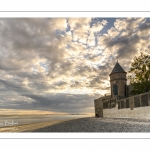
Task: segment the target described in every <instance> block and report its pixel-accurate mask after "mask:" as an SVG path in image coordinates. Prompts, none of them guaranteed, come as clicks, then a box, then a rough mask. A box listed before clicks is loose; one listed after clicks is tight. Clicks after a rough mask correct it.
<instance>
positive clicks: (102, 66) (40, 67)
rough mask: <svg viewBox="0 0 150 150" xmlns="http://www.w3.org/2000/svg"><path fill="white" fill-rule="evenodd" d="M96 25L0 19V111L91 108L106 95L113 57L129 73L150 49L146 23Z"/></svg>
mask: <svg viewBox="0 0 150 150" xmlns="http://www.w3.org/2000/svg"><path fill="white" fill-rule="evenodd" d="M99 20H100V19H96V18H1V19H0V43H1V44H0V60H1V63H0V71H1V74H0V94H1V98H0V104H1V107H2V108H14V109H19V108H20V109H34V108H38V109H41V110H44V109H45V110H48V109H49V108H50V109H51V111H55V112H56V111H62V112H77V111H79V112H83V111H86V112H88V108H90V107H92V108H93V99H94V98H96V97H97V98H98V97H100V96H101V95H104V94H105V93H109V92H110V87H109V74H110V72H111V70H112V69H113V67H114V65H115V63H116V57H117V56H118V57H119V58H118V59H119V63H120V64H121V65H122V67H123V68H124V69H125V70H126V71H128V70H129V66H130V64H131V61H132V59H133V58H134V56H135V55H138V54H139V53H140V52H141V51H142V52H148V51H149V46H150V40H149V36H150V29H149V27H150V26H149V25H150V22H149V19H147V18H116V20H115V21H114V23H112V22H108V21H107V19H101V20H102V21H99ZM108 20H109V19H108ZM110 24H113V26H111V27H110ZM104 30H106V32H104ZM98 94H99V95H98ZM6 95H7V96H6ZM10 95H11V96H10ZM91 95H92V96H91ZM90 111H92V109H90Z"/></svg>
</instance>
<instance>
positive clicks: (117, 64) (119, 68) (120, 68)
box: [110, 62, 126, 75]
mask: <svg viewBox="0 0 150 150" xmlns="http://www.w3.org/2000/svg"><path fill="white" fill-rule="evenodd" d="M117 72H125V71H124V69H123V68H122V67H121V66H120V64H119V63H118V62H117V63H116V65H115V67H114V69H113V70H112V72H111V73H110V75H111V74H113V73H117ZM125 73H126V72H125Z"/></svg>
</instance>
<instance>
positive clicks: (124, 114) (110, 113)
mask: <svg viewBox="0 0 150 150" xmlns="http://www.w3.org/2000/svg"><path fill="white" fill-rule="evenodd" d="M103 117H107V118H135V119H150V106H146V107H137V108H134V110H131V109H130V108H125V109H118V106H116V107H115V108H112V109H103Z"/></svg>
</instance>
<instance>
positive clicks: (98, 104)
mask: <svg viewBox="0 0 150 150" xmlns="http://www.w3.org/2000/svg"><path fill="white" fill-rule="evenodd" d="M126 74H127V72H125V70H124V69H123V68H122V67H121V65H120V64H119V62H118V61H117V63H116V64H115V66H114V68H113V70H112V71H111V73H110V74H109V76H110V87H111V91H110V93H111V95H108V96H104V97H100V98H98V99H95V100H94V105H95V116H97V117H99V116H103V114H102V111H101V108H102V109H105V108H113V107H115V106H116V102H117V100H120V99H123V98H125V97H128V96H129V86H127V78H126Z"/></svg>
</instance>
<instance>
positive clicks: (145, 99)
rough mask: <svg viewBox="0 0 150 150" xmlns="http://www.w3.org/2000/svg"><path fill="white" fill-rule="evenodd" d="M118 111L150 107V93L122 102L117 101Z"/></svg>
mask: <svg viewBox="0 0 150 150" xmlns="http://www.w3.org/2000/svg"><path fill="white" fill-rule="evenodd" d="M117 103H118V109H123V108H130V109H131V110H133V109H134V108H136V107H144V106H150V92H146V93H142V94H139V95H134V96H131V97H127V98H124V99H121V100H117Z"/></svg>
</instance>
